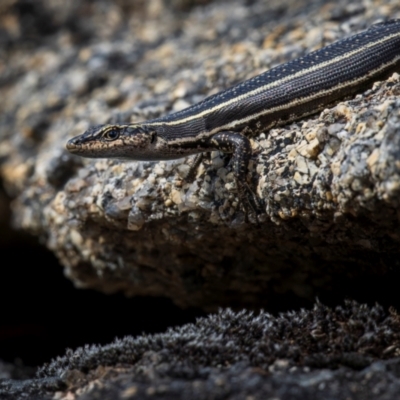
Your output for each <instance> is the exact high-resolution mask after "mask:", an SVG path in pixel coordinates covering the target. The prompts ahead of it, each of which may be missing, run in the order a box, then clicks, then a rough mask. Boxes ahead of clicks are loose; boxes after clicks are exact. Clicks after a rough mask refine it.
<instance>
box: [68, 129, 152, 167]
mask: <svg viewBox="0 0 400 400" xmlns="http://www.w3.org/2000/svg"><path fill="white" fill-rule="evenodd" d="M156 147H157V133H156V131H155V130H154V129H153V128H150V127H148V126H146V125H145V124H139V125H97V126H93V127H91V128H89V129H88V130H87V131H86V132H85V133H83V134H82V135H79V136H76V137H74V138H72V139H70V140H69V141H68V143H67V145H66V148H67V150H68V151H69V152H71V153H73V154H76V155H79V156H82V157H90V158H119V159H130V160H139V161H140V160H141V161H150V160H155V159H157V157H155V155H156V154H157V151H156Z"/></svg>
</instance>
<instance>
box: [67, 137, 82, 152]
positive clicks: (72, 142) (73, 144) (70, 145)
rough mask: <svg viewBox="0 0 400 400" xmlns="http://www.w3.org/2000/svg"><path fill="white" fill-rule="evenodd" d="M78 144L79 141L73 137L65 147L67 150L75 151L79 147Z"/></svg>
mask: <svg viewBox="0 0 400 400" xmlns="http://www.w3.org/2000/svg"><path fill="white" fill-rule="evenodd" d="M79 142H80V140H79V138H77V137H74V138H72V139H70V140H68V142H67V145H66V147H67V150H73V149H75V148H76V146H77V145H79Z"/></svg>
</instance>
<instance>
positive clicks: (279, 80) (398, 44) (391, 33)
mask: <svg viewBox="0 0 400 400" xmlns="http://www.w3.org/2000/svg"><path fill="white" fill-rule="evenodd" d="M399 66H400V20H390V21H387V22H384V23H379V24H376V25H372V26H371V27H370V28H369V29H367V30H365V31H363V32H361V33H358V34H356V35H354V36H351V37H349V38H346V39H342V40H339V41H338V42H335V43H333V44H331V45H329V46H326V47H324V48H321V49H320V50H317V51H314V52H312V53H310V54H308V55H306V56H304V57H300V58H297V59H295V60H293V61H290V62H287V63H285V64H282V65H279V66H277V67H275V68H272V69H271V70H269V71H266V72H264V73H262V74H261V75H258V76H255V77H254V78H251V79H249V80H246V81H244V82H242V83H239V84H238V85H235V86H233V87H231V88H230V89H227V90H224V91H222V92H220V93H217V94H215V95H213V96H210V97H208V98H206V99H205V100H203V101H201V102H200V103H198V104H195V105H193V106H191V107H188V108H186V109H184V110H182V111H179V112H176V113H173V114H170V115H167V116H164V117H161V118H157V119H153V120H149V121H145V122H140V123H132V124H125V125H97V126H93V127H91V128H89V129H88V130H87V131H86V132H85V133H83V134H82V135H80V136H77V137H75V138H73V139H71V140H69V141H68V143H67V146H66V147H67V149H68V150H69V151H70V152H71V153H74V154H78V155H80V156H83V157H94V158H101V157H105V158H119V159H125V160H126V159H128V160H170V159H175V158H180V157H184V156H187V155H190V154H200V153H203V152H210V151H213V150H220V151H222V152H224V153H231V154H232V159H231V163H232V168H233V171H234V174H235V178H236V184H237V189H238V196H239V200H240V202H241V203H242V204H243V206H244V208H245V211H246V212H247V211H248V210H252V211H254V212H256V213H257V212H258V210H259V207H260V202H259V200H258V199H257V196H256V195H255V193H254V192H253V190H252V188H251V185H250V184H249V183H248V182H247V179H246V177H247V170H248V163H249V160H250V157H251V154H252V153H251V145H250V141H249V138H248V137H249V136H251V135H257V134H258V133H261V132H265V131H267V130H268V129H270V128H272V127H274V126H277V125H283V124H287V123H290V122H292V121H295V120H297V119H299V118H303V117H305V116H307V115H310V114H314V113H316V112H318V111H320V110H322V109H323V108H325V107H327V106H330V105H333V104H334V103H335V102H337V101H338V100H339V99H342V98H344V97H348V96H350V95H353V94H355V93H356V92H360V91H362V90H364V89H365V88H367V87H368V86H369V85H371V83H373V82H374V81H376V80H378V79H383V78H386V77H387V76H389V74H391V73H392V72H394V71H396V70H397V69H398V68H399Z"/></svg>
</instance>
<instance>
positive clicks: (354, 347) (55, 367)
mask: <svg viewBox="0 0 400 400" xmlns="http://www.w3.org/2000/svg"><path fill="white" fill-rule="evenodd" d="M399 332H400V320H399V316H398V314H396V313H395V312H394V311H393V310H391V311H386V310H384V309H383V308H382V307H380V306H374V307H368V306H366V305H360V304H358V303H355V302H346V304H345V305H343V306H340V307H339V306H338V307H335V309H330V308H328V307H325V306H323V305H321V304H319V303H317V304H316V305H315V306H314V308H313V309H312V310H307V311H306V310H302V311H299V312H288V313H284V314H281V315H280V316H278V317H273V316H272V315H270V314H268V313H265V312H260V313H256V314H253V313H250V312H248V311H242V312H239V313H235V312H233V311H231V310H221V311H220V312H219V313H217V314H215V315H211V316H209V317H207V318H200V319H198V321H197V322H196V323H195V324H188V325H185V326H183V327H181V328H175V329H170V330H168V331H167V332H165V333H163V334H157V335H147V336H145V335H143V336H139V337H137V338H132V337H126V338H124V339H121V340H116V341H115V342H113V343H111V344H109V345H107V346H103V347H100V346H86V347H85V348H80V349H77V350H76V351H68V352H67V353H66V355H65V356H62V357H59V358H58V359H57V360H54V361H53V362H52V363H50V364H48V365H46V366H44V367H43V368H42V369H41V370H40V371H39V373H38V376H37V378H36V379H32V380H31V381H25V382H19V381H15V380H14V381H13V380H8V381H3V382H0V395H1V396H3V397H1V398H2V399H5V400H11V399H20V398H24V396H26V397H27V398H29V399H35V398H36V396H38V397H37V398H42V399H43V398H53V399H59V400H61V399H63V400H67V399H68V400H74V399H80V400H83V399H85V400H92V399H147V398H152V399H185V400H186V399H225V398H229V399H260V400H261V399H280V398H282V399H299V400H300V399H306V400H307V399H338V400H339V399H354V400H356V399H360V400H361V399H362V400H367V399H395V398H397V397H398V393H399V390H400V369H399V368H400V359H399V358H398V357H399V351H400V349H399V345H400V333H399ZM0 367H1V365H0ZM19 396H20V397H19ZM39 396H41V397H39ZM26 397H25V398H26Z"/></svg>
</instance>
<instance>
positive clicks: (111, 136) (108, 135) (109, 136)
mask: <svg viewBox="0 0 400 400" xmlns="http://www.w3.org/2000/svg"><path fill="white" fill-rule="evenodd" d="M118 137H119V132H118V130H117V129H110V130H108V131H106V132H104V133H103V139H106V140H116V139H118Z"/></svg>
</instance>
